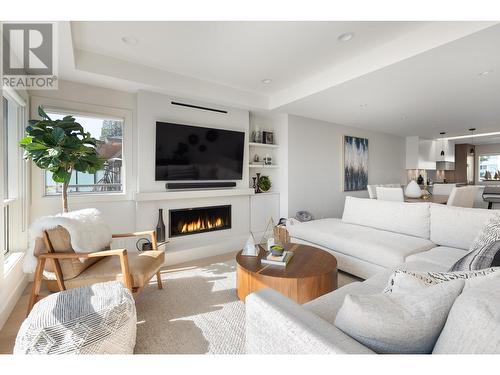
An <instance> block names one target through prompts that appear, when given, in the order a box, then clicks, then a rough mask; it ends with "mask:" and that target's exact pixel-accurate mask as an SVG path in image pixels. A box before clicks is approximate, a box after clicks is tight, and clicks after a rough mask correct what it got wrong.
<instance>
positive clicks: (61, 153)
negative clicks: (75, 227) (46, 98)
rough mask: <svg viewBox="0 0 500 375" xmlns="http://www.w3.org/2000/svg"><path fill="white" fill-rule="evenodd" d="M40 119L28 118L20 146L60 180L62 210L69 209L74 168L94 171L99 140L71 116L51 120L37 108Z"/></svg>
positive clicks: (99, 166) (100, 164)
mask: <svg viewBox="0 0 500 375" xmlns="http://www.w3.org/2000/svg"><path fill="white" fill-rule="evenodd" d="M38 115H39V116H40V118H41V120H30V121H29V125H28V126H27V127H26V134H27V136H26V137H24V138H23V139H22V140H21V142H20V143H19V145H20V146H21V147H22V148H23V149H24V158H25V159H28V160H32V161H33V162H34V163H35V165H36V166H37V167H39V168H41V169H44V170H47V171H49V172H51V173H52V179H53V180H54V181H55V182H58V183H62V184H63V189H62V204H63V212H68V185H69V181H70V179H71V173H72V172H73V171H78V172H85V173H96V172H97V171H98V170H100V169H102V168H103V165H104V159H102V158H101V157H100V156H99V154H98V153H97V145H98V142H99V141H98V140H97V139H95V138H93V137H92V136H91V135H90V133H88V132H85V131H84V129H83V127H82V125H80V124H79V123H77V122H76V120H75V118H74V117H73V116H66V117H64V118H63V119H62V120H52V119H51V118H50V117H49V116H48V115H47V114H46V113H45V111H44V110H43V108H42V107H38Z"/></svg>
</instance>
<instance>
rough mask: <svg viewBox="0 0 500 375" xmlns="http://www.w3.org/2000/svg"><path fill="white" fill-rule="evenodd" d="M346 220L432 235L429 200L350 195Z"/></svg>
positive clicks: (370, 225)
mask: <svg viewBox="0 0 500 375" xmlns="http://www.w3.org/2000/svg"><path fill="white" fill-rule="evenodd" d="M342 221H343V222H344V223H349V224H358V225H363V226H367V227H371V228H376V229H382V230H387V231H391V232H395V233H401V234H407V235H410V236H415V237H421V238H426V239H429V204H428V203H418V204H417V203H404V202H390V201H382V200H377V199H366V198H355V197H346V199H345V205H344V213H343V215H342Z"/></svg>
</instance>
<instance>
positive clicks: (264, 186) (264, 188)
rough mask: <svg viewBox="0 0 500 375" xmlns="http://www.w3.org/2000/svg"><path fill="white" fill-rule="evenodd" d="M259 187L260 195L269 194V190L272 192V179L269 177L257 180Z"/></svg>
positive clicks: (261, 177)
mask: <svg viewBox="0 0 500 375" xmlns="http://www.w3.org/2000/svg"><path fill="white" fill-rule="evenodd" d="M257 185H258V187H259V192H260V193H267V192H268V191H269V190H271V186H272V184H271V179H270V178H269V176H260V177H259V178H258V179H257Z"/></svg>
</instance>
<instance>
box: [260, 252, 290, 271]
mask: <svg viewBox="0 0 500 375" xmlns="http://www.w3.org/2000/svg"><path fill="white" fill-rule="evenodd" d="M292 256H293V252H292V251H283V253H282V254H281V255H279V256H276V255H273V254H272V253H271V252H270V253H269V254H268V255H267V256H266V257H265V258H262V259H261V260H260V261H261V263H263V264H270V265H272V266H281V267H286V265H287V263H288V262H289V261H290V259H292Z"/></svg>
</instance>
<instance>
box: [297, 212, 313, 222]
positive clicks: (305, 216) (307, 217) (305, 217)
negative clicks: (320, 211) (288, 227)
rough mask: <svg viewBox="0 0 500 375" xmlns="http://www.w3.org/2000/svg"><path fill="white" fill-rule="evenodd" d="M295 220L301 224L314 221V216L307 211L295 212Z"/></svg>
mask: <svg viewBox="0 0 500 375" xmlns="http://www.w3.org/2000/svg"><path fill="white" fill-rule="evenodd" d="M295 218H296V219H297V220H298V221H300V222H301V223H305V222H306V221H311V220H314V216H313V215H312V214H311V213H310V212H309V211H297V213H296V214H295Z"/></svg>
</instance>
